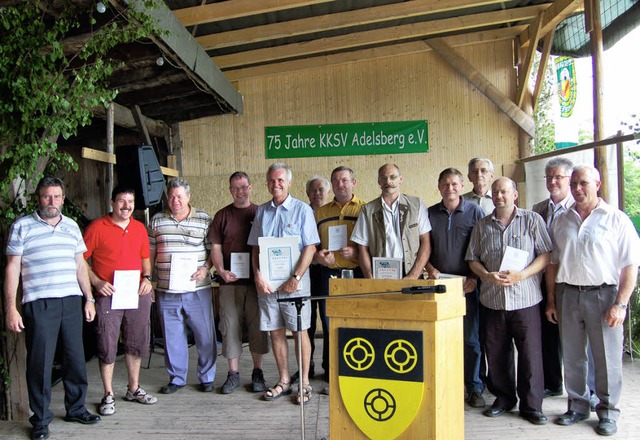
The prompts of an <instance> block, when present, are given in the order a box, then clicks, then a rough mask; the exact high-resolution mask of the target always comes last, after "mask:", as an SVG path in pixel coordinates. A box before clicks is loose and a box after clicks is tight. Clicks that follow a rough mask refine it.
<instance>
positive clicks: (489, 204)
mask: <svg viewBox="0 0 640 440" xmlns="http://www.w3.org/2000/svg"><path fill="white" fill-rule="evenodd" d="M462 197H464V198H465V199H466V200H468V201H470V202H472V203H475V204H476V205H478V206H480V207H481V208H482V210H483V211H484V213H485V215H489V214H491V213H492V212H493V210H494V209H495V206H494V204H493V199H492V198H491V190H488V191H487V192H486V193H485V194H484V195H483V196H479V195H478V194H476V193H474V192H473V190H471V191H469V192H468V193H464V194H462Z"/></svg>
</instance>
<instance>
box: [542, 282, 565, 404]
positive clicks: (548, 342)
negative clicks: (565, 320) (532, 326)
mask: <svg viewBox="0 0 640 440" xmlns="http://www.w3.org/2000/svg"><path fill="white" fill-rule="evenodd" d="M546 308H547V286H546V284H545V283H544V281H543V282H542V302H541V303H540V321H541V326H542V327H541V329H542V333H541V335H542V368H543V371H544V387H545V389H548V390H552V391H556V390H561V391H562V352H561V350H560V331H559V329H558V324H554V323H553V322H550V321H549V320H548V319H547V316H546V315H545V309H546Z"/></svg>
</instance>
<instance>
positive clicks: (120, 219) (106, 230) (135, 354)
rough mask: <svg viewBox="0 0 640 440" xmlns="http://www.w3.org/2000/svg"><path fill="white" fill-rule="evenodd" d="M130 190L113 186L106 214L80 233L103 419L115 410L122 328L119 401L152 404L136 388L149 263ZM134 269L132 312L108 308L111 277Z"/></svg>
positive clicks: (145, 341) (145, 332) (145, 338)
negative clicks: (91, 298) (123, 373)
mask: <svg viewBox="0 0 640 440" xmlns="http://www.w3.org/2000/svg"><path fill="white" fill-rule="evenodd" d="M134 204H135V201H134V191H133V189H131V188H125V187H122V186H117V187H115V188H114V189H113V191H112V193H111V208H112V212H111V213H110V214H107V215H105V216H104V217H102V218H100V219H97V220H95V221H93V222H92V223H91V224H90V225H89V227H88V228H87V230H86V231H85V233H84V241H85V243H86V245H87V251H86V252H85V253H84V258H85V259H87V260H89V259H90V260H91V267H90V269H89V279H90V280H91V285H92V286H93V289H94V292H95V296H96V311H97V316H96V322H97V327H96V333H97V336H98V359H99V363H100V376H101V377H102V384H103V386H104V397H103V399H102V402H101V403H100V408H99V412H100V414H101V415H103V416H109V415H112V414H113V413H114V412H115V411H116V406H115V405H116V402H115V399H114V396H115V394H114V391H113V369H114V365H115V361H116V354H117V352H118V338H119V336H120V327H122V339H123V342H124V349H125V354H124V360H125V364H126V366H127V371H128V378H129V384H128V388H127V392H126V394H125V396H124V399H125V400H128V401H130V402H138V403H142V404H145V405H151V404H154V403H156V402H157V400H158V399H156V398H155V397H153V396H151V395H149V394H147V393H146V392H145V391H144V390H143V389H142V388H141V387H140V383H139V382H138V379H139V377H140V363H141V359H142V358H143V357H145V356H148V355H149V332H150V326H149V319H150V316H151V315H150V310H151V300H152V298H151V295H150V293H151V292H152V290H153V288H152V286H151V262H150V260H149V238H148V237H147V229H146V228H145V226H144V225H143V224H142V223H140V222H139V221H137V220H136V219H133V218H131V214H132V213H133V209H134ZM124 270H135V271H138V272H139V273H140V280H139V285H138V295H139V296H138V307H137V308H136V309H126V310H123V309H113V308H112V307H111V306H112V303H111V300H112V298H113V294H114V293H115V290H116V288H115V286H114V273H115V272H116V271H124Z"/></svg>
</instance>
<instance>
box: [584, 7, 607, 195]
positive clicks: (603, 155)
mask: <svg viewBox="0 0 640 440" xmlns="http://www.w3.org/2000/svg"><path fill="white" fill-rule="evenodd" d="M584 7H585V21H586V23H585V27H586V29H587V31H588V32H589V37H590V44H591V60H592V64H593V140H594V141H600V140H602V139H603V138H604V131H605V127H604V108H603V106H604V99H603V97H604V66H603V62H602V57H603V52H604V49H603V46H602V20H601V16H600V0H585V2H584ZM593 161H594V166H595V167H596V168H597V169H598V171H600V178H601V185H600V193H599V195H600V197H602V198H603V199H604V200H605V201H607V200H608V198H609V177H608V175H607V174H608V171H609V167H608V164H607V148H606V147H598V148H595V149H594V151H593Z"/></svg>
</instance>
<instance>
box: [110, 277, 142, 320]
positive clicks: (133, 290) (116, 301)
mask: <svg viewBox="0 0 640 440" xmlns="http://www.w3.org/2000/svg"><path fill="white" fill-rule="evenodd" d="M113 287H114V288H115V291H114V292H113V296H112V297H111V309H113V310H123V309H137V308H138V288H139V287H140V271H139V270H116V271H115V272H114V273H113Z"/></svg>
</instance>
